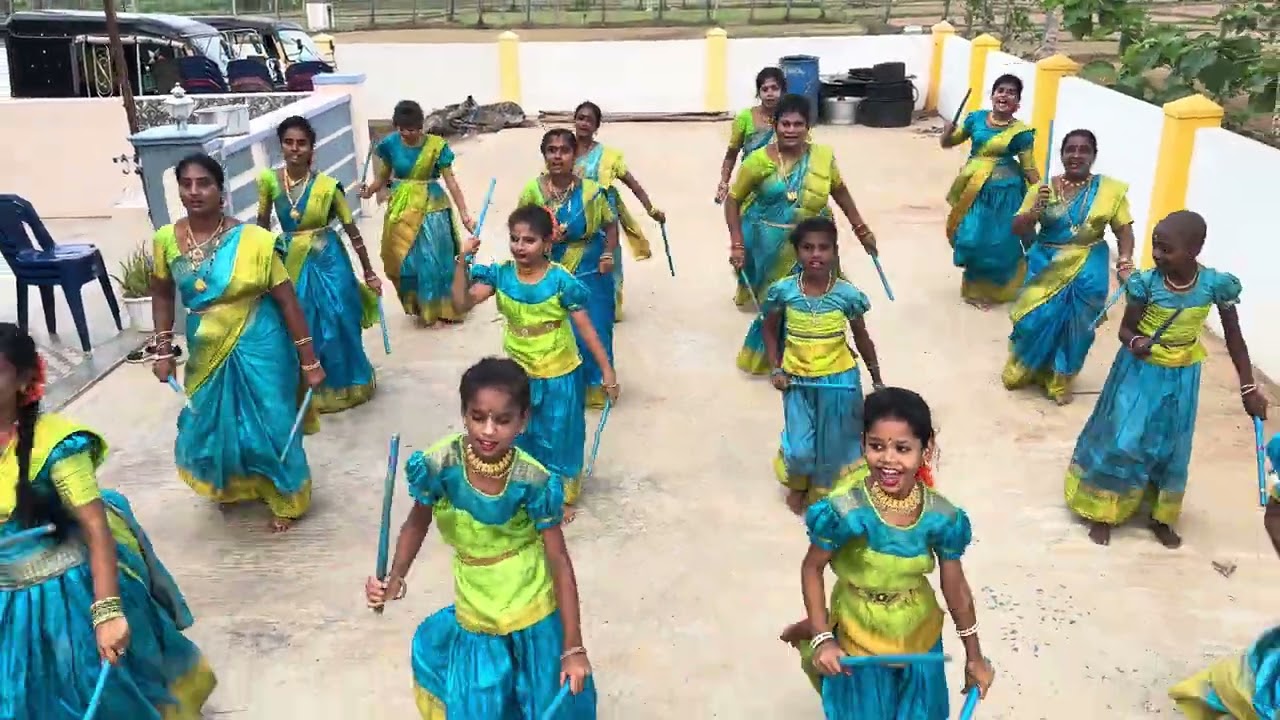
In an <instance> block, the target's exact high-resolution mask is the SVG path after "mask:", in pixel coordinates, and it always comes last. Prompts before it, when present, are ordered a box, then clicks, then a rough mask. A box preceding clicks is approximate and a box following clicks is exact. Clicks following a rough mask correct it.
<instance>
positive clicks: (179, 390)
mask: <svg viewBox="0 0 1280 720" xmlns="http://www.w3.org/2000/svg"><path fill="white" fill-rule="evenodd" d="M166 382H168V383H169V387H171V388H173V391H174V392H176V393H178V394H179V395H181V396H182V402H183V404H185V405H186V406H187V409H188V410H190V411H191V412H195V411H196V409H195V407H194V406H192V404H191V398H189V397H187V391H186V390H183V389H182V386H181V385H179V384H178V378H176V377H174V376H172V375H170V376H169V379H168V380H167V381H166Z"/></svg>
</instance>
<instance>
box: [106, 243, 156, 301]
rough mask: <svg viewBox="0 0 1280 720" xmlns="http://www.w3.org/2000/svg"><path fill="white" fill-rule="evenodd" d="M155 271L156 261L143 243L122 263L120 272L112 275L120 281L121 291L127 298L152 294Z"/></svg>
mask: <svg viewBox="0 0 1280 720" xmlns="http://www.w3.org/2000/svg"><path fill="white" fill-rule="evenodd" d="M154 271H155V261H154V260H153V259H152V258H151V252H150V250H149V249H148V248H147V246H146V244H145V243H143V244H142V245H139V246H138V249H137V250H134V251H133V252H132V253H129V257H127V258H125V259H124V261H123V262H121V263H120V274H119V275H112V276H111V277H112V278H113V279H114V280H115V281H116V282H118V283H120V292H122V293H124V296H125V297H126V298H144V297H147V296H149V295H150V294H151V275H152V273H153V272H154Z"/></svg>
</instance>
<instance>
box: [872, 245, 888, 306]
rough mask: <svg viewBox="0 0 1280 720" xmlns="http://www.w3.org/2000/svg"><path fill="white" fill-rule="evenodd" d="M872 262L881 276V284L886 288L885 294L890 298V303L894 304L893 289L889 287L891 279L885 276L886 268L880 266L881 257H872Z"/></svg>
mask: <svg viewBox="0 0 1280 720" xmlns="http://www.w3.org/2000/svg"><path fill="white" fill-rule="evenodd" d="M871 262H873V263H875V264H876V272H877V273H878V274H879V275H880V284H881V285H883V286H884V294H885V295H888V296H889V302H893V288H891V287H889V278H888V277H886V276H885V274H884V267H883V266H882V265H880V256H879V255H872V256H871Z"/></svg>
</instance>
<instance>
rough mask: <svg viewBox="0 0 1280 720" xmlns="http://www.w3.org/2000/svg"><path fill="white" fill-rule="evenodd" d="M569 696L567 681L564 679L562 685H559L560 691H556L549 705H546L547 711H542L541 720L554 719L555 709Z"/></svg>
mask: <svg viewBox="0 0 1280 720" xmlns="http://www.w3.org/2000/svg"><path fill="white" fill-rule="evenodd" d="M568 697H569V681H568V680H565V681H564V685H561V686H560V692H558V693H556V699H555V700H552V701H551V705H550V706H549V707H547V711H546V712H544V713H542V720H555V717H556V711H557V710H559V709H560V706H561V705H563V704H564V701H565V700H566V699H568Z"/></svg>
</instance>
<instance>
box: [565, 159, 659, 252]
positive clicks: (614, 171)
mask: <svg viewBox="0 0 1280 720" xmlns="http://www.w3.org/2000/svg"><path fill="white" fill-rule="evenodd" d="M597 151H598V152H599V153H600V158H599V161H598V162H595V163H590V162H586V163H581V164H579V163H575V167H574V169H575V171H577V173H578V176H579V177H582V178H584V179H586V180H595V181H596V182H597V183H599V184H600V185H601V186H602V187H604V188H607V189H608V190H607V191H608V192H609V195H610V199H611V200H612V201H613V205H614V208H615V209H616V210H617V213H618V228H619V229H620V230H622V233H623V237H625V238H626V240H627V246H628V247H629V248H631V256H632V257H634V258H635V259H636V260H648V259H649V258H650V257H653V248H652V247H651V246H650V244H649V238H647V237H645V235H644V230H643V229H642V228H641V227H640V223H639V222H638V221H637V220H636V216H634V215H632V214H631V211H630V210H628V209H627V204H626V203H625V202H623V200H622V195H621V193H620V192H619V191H618V189H617V188H615V187H614V183H615V182H618V181H619V180H620V179H621V178H622V176H623V175H626V174H627V172H628V171H627V163H626V161H625V160H623V157H622V153H621V152H620V151H618V150H615V149H613V148H611V147H609V146H607V145H604V144H603V143H598V144H597V147H596V149H594V150H592V151H591V153H594V152H597ZM591 153H587V154H586V155H583V156H582V157H581V158H578V159H579V160H588V158H590V156H591ZM589 168H590V169H594V170H595V171H596V172H595V175H596V176H595V177H591V174H590V172H588V169H589Z"/></svg>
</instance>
